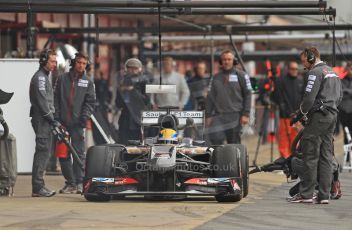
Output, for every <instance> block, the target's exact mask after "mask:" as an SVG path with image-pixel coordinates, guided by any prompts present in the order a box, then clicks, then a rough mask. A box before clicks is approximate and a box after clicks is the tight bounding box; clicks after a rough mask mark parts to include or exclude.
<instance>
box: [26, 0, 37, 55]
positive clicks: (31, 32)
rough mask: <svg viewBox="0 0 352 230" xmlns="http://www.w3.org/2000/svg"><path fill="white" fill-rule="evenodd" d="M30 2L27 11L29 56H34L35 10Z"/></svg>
mask: <svg viewBox="0 0 352 230" xmlns="http://www.w3.org/2000/svg"><path fill="white" fill-rule="evenodd" d="M27 3H28V11H27V57H28V58H33V57H34V55H33V52H34V50H35V47H34V36H35V27H34V23H33V17H34V15H33V12H32V10H31V5H30V3H29V2H27Z"/></svg>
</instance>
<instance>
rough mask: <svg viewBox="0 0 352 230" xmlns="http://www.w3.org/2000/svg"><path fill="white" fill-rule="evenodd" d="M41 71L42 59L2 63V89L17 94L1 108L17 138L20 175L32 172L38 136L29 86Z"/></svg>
mask: <svg viewBox="0 0 352 230" xmlns="http://www.w3.org/2000/svg"><path fill="white" fill-rule="evenodd" d="M38 67H39V63H38V59H0V70H1V72H0V82H1V84H0V88H1V89H2V90H3V91H5V92H14V95H13V97H12V99H11V100H10V102H9V103H7V104H5V105H1V108H2V110H3V111H4V118H5V120H6V122H7V124H8V126H9V129H10V133H12V134H13V135H14V136H15V137H16V143H17V168H18V172H20V173H24V172H32V162H33V155H34V150H35V135H34V131H33V128H32V125H31V118H30V117H29V109H30V102H29V84H30V80H31V78H32V76H33V74H34V73H35V72H36V71H37V70H38Z"/></svg>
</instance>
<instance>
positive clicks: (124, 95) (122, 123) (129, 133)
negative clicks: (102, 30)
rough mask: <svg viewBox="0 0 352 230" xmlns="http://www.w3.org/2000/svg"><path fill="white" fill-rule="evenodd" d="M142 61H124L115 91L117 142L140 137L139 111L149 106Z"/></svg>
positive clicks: (146, 80)
mask: <svg viewBox="0 0 352 230" xmlns="http://www.w3.org/2000/svg"><path fill="white" fill-rule="evenodd" d="M142 70H143V66H142V62H141V61H140V60H139V59H137V58H130V59H128V60H127V61H126V63H125V72H126V73H125V75H124V76H123V77H122V80H121V83H120V84H119V87H118V89H117V93H116V100H115V103H116V106H117V108H119V109H121V116H120V118H119V143H120V144H124V145H127V144H128V140H140V139H141V120H140V119H141V113H142V111H143V110H146V109H147V108H148V106H150V98H149V97H148V96H147V94H146V93H145V86H146V84H147V83H148V78H147V77H146V76H145V75H144V74H143V72H142Z"/></svg>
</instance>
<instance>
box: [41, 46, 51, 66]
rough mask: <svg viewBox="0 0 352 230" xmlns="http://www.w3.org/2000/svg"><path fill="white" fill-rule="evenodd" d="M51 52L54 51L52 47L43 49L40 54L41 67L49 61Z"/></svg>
mask: <svg viewBox="0 0 352 230" xmlns="http://www.w3.org/2000/svg"><path fill="white" fill-rule="evenodd" d="M49 52H52V50H51V49H45V50H43V51H42V52H41V53H40V56H39V65H40V67H43V66H45V65H46V64H47V63H48V59H49V57H48V54H49Z"/></svg>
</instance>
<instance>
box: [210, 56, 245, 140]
mask: <svg viewBox="0 0 352 230" xmlns="http://www.w3.org/2000/svg"><path fill="white" fill-rule="evenodd" d="M220 64H221V68H222V69H221V71H220V72H219V73H218V74H216V75H215V76H214V78H213V79H212V83H211V89H210V91H209V94H208V97H207V99H206V106H205V116H206V126H207V127H208V128H209V131H208V133H209V136H210V141H211V143H212V144H216V145H220V144H223V141H224V139H225V138H226V140H227V143H228V144H232V143H241V138H240V132H241V128H242V125H243V124H247V123H248V121H249V112H250V105H251V97H252V86H251V82H250V78H249V76H248V74H246V73H245V72H243V71H241V70H239V69H237V68H235V55H234V54H233V53H232V51H231V50H224V51H222V52H221V55H220Z"/></svg>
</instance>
